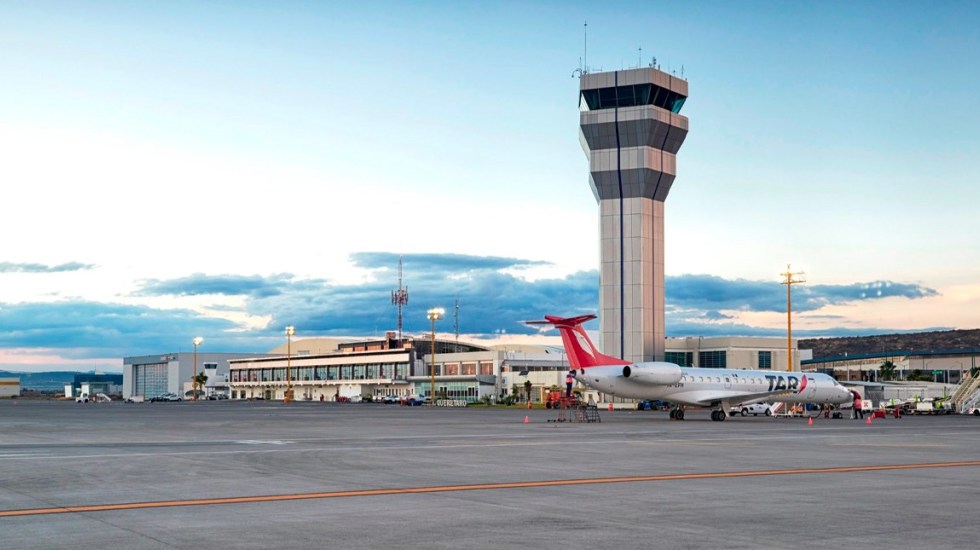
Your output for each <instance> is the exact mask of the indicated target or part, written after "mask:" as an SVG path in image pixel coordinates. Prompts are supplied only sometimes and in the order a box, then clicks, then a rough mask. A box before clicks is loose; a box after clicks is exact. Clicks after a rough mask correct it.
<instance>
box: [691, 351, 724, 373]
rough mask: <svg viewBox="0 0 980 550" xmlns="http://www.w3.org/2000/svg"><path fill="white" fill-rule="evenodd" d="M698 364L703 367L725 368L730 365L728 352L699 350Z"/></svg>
mask: <svg viewBox="0 0 980 550" xmlns="http://www.w3.org/2000/svg"><path fill="white" fill-rule="evenodd" d="M698 366H699V367H701V368H703V369H724V368H727V366H728V353H726V352H725V351H724V350H721V351H701V352H698Z"/></svg>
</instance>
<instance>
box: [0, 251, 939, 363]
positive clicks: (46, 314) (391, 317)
mask: <svg viewBox="0 0 980 550" xmlns="http://www.w3.org/2000/svg"><path fill="white" fill-rule="evenodd" d="M352 261H353V262H354V263H355V264H356V265H357V266H359V267H361V268H365V269H372V270H375V271H374V273H373V276H372V277H371V278H369V279H368V281H367V282H363V283H357V284H336V283H331V282H329V281H326V280H323V279H300V278H297V277H296V276H294V275H292V274H288V273H280V274H274V275H270V276H260V275H248V276H245V275H205V274H201V273H197V274H193V275H189V276H187V277H181V278H176V279H169V280H147V281H143V286H142V287H141V288H140V289H139V291H137V293H136V296H144V297H145V296H150V297H153V298H154V299H155V300H154V303H159V300H158V298H166V297H168V296H175V297H185V299H186V297H199V298H200V299H201V300H203V301H204V302H205V303H206V302H207V297H208V296H212V297H229V296H231V297H240V298H241V300H240V301H237V302H234V303H233V304H229V303H228V302H227V300H224V301H222V300H215V301H216V303H215V304H213V305H205V306H203V308H204V309H202V311H203V310H206V311H209V312H211V313H212V314H214V313H219V314H220V315H222V317H225V319H219V318H214V317H209V316H207V315H205V314H202V313H198V312H196V311H191V310H189V309H159V308H155V307H149V306H139V305H120V304H111V303H97V302H90V301H79V300H75V301H59V302H52V303H25V304H0V326H4V327H10V328H9V329H8V330H5V331H3V332H2V333H0V347H7V348H38V349H42V348H44V349H59V350H64V353H63V355H64V356H65V357H73V356H74V357H107V356H110V357H111V356H114V355H115V356H119V357H122V356H132V355H147V354H156V353H169V352H173V351H180V350H186V349H189V348H190V347H191V344H190V342H191V339H192V338H193V337H194V336H198V335H200V336H204V337H205V341H206V346H207V349H209V350H213V351H224V352H244V353H263V352H266V351H268V350H269V349H271V348H273V347H275V346H277V345H279V344H280V343H281V342H282V338H283V336H282V328H283V327H284V326H286V325H294V326H296V328H297V335H298V336H300V337H303V336H380V335H382V334H383V333H384V332H385V331H387V330H395V329H396V327H397V317H398V313H397V308H396V306H395V305H393V304H392V303H391V291H392V290H395V289H396V288H397V286H398V277H397V273H396V272H395V269H393V268H392V265H394V266H397V261H398V255H397V254H393V253H360V254H356V255H355V256H354V257H353V258H352ZM66 265H67V264H66ZM534 265H542V263H541V262H534V261H527V260H522V259H519V258H502V257H479V256H467V255H460V254H446V255H440V254H406V255H405V256H404V283H405V285H406V286H408V287H409V289H410V292H409V301H408V304H407V305H406V306H405V308H404V310H403V312H402V313H403V321H404V327H403V332H404V333H406V334H408V335H424V334H428V332H429V330H430V324H429V321H428V320H427V319H426V310H427V309H429V308H430V307H433V306H441V307H443V308H445V309H446V318H445V319H444V320H442V321H440V322H439V323H438V324H437V327H436V328H437V330H438V331H439V332H440V333H443V334H446V333H452V332H453V331H454V321H455V319H454V314H455V313H456V309H455V304H456V300H457V299H458V301H459V310H458V314H459V317H458V320H459V332H460V334H462V335H464V337H466V338H480V337H492V336H494V335H498V334H500V333H508V334H513V333H519V334H533V333H535V332H536V331H535V330H534V329H532V328H529V327H526V326H525V325H523V324H521V321H523V320H528V319H539V318H541V317H542V316H543V315H544V314H554V315H567V316H571V315H579V314H584V313H597V312H598V309H599V295H598V293H599V275H598V272H596V271H581V272H577V273H572V274H569V275H566V276H564V277H559V278H551V279H537V280H526V279H524V278H521V277H520V276H519V270H520V269H521V268H523V267H526V266H534ZM935 295H937V292H936V291H935V290H933V289H930V288H927V287H923V286H920V285H916V284H905V283H896V282H887V281H880V282H874V283H854V284H848V285H818V284H808V285H800V286H798V287H796V288H795V289H794V296H795V299H794V310H796V311H803V312H806V311H809V312H815V313H814V314H813V316H814V318H816V317H825V319H824V320H827V321H829V322H830V323H834V324H836V323H835V321H836V319H834V318H833V317H832V316H824V315H823V314H821V313H820V311H819V310H820V309H821V308H822V307H824V306H827V305H838V304H846V303H854V302H861V301H873V300H881V299H885V298H890V297H904V298H907V299H917V298H923V297H928V296H935ZM785 297H786V293H785V288H784V287H782V286H780V285H779V284H778V282H776V281H750V280H744V279H735V280H729V279H723V278H721V277H716V276H712V275H680V276H670V277H667V278H666V301H667V311H666V317H667V326H666V329H667V335H668V336H687V335H699V336H714V335H749V336H752V335H758V336H781V335H783V334H784V332H783V329H782V327H776V328H767V327H760V326H752V325H750V324H746V323H745V321H744V320H742V318H741V316H740V315H739V313H740V312H783V311H785V306H786V302H785ZM181 303H186V300H184V301H182V302H181ZM246 317H247V318H250V319H252V320H253V321H254V320H255V319H270V321H269V323H268V324H267V325H266V326H264V327H261V328H255V327H254V326H252V327H251V328H245V327H243V326H242V325H239V324H236V323H235V322H234V321H231V320H228V319H236V318H246ZM596 327H597V323H596V322H592V323H591V326H590V327H589V328H590V329H595V328H596ZM796 332H797V334H798V335H799V336H808V337H813V336H840V335H866V334H871V333H875V332H878V331H875V330H871V329H840V328H833V327H832V326H831V327H828V328H827V329H821V330H799V331H796ZM880 332H898V331H893V330H888V329H880Z"/></svg>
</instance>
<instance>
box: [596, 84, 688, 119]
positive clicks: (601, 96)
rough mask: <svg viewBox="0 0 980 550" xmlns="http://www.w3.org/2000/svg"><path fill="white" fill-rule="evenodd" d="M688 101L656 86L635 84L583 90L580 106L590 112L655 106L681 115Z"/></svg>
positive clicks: (677, 94)
mask: <svg viewBox="0 0 980 550" xmlns="http://www.w3.org/2000/svg"><path fill="white" fill-rule="evenodd" d="M686 100H687V98H686V97H684V96H682V95H681V94H679V93H677V92H672V91H670V90H668V89H666V88H661V87H660V86H656V85H654V84H634V85H632V86H614V87H611V88H598V89H595V90H582V100H581V102H580V105H581V107H582V108H583V109H585V110H588V111H595V110H597V109H612V108H614V107H635V106H637V105H654V106H657V107H660V108H661V109H667V110H668V111H670V112H672V113H679V112H681V107H683V106H684V101H686Z"/></svg>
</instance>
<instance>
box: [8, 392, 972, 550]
mask: <svg viewBox="0 0 980 550" xmlns="http://www.w3.org/2000/svg"><path fill="white" fill-rule="evenodd" d="M525 417H527V421H528V422H527V423H525V422H524V420H525ZM555 417H556V415H555V413H554V412H552V411H549V410H543V409H536V410H531V411H528V410H526V409H518V408H510V409H488V408H483V407H469V408H463V409H448V408H431V407H402V406H398V405H382V404H323V403H290V404H283V403H277V402H263V401H254V402H241V401H216V402H213V401H201V402H196V403H193V402H182V403H142V404H126V403H121V402H112V403H104V404H76V403H72V402H63V401H25V400H2V401H0V547H2V548H5V549H15V548H83V547H89V548H210V547H226V548H295V547H301V546H310V547H317V548H452V549H466V548H549V549H550V548H555V547H567V548H623V547H629V548H752V549H757V548H852V547H854V546H855V545H856V544H860V545H861V547H862V548H874V549H876V550H880V549H900V548H929V549H936V548H957V549H962V548H975V547H976V546H977V540H978V533H980V531H978V527H977V525H976V520H975V515H976V511H977V504H978V501H980V498H978V497H980V490H978V487H980V437H978V435H980V418H978V417H974V416H966V415H953V416H937V417H929V416H926V417H906V418H902V419H894V418H885V419H874V420H873V421H872V423H871V424H870V425H868V424H866V423H865V421H863V420H850V419H824V418H823V417H820V418H815V419H814V422H813V424H812V425H808V424H807V421H806V419H802V418H767V417H745V418H741V417H735V418H731V419H729V420H726V421H724V422H712V421H711V420H710V419H709V417H708V411H689V412H688V413H687V415H686V419H685V420H683V421H671V420H668V418H667V413H666V412H663V411H615V412H607V411H601V422H599V423H576V422H572V423H569V422H562V423H558V422H549V421H548V420H549V419H554V418H555Z"/></svg>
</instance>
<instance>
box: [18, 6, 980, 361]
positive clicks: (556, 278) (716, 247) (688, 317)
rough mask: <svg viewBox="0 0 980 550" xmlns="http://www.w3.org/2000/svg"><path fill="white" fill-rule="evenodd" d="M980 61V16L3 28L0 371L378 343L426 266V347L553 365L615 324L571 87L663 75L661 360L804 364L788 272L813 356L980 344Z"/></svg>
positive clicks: (738, 9) (697, 15)
mask: <svg viewBox="0 0 980 550" xmlns="http://www.w3.org/2000/svg"><path fill="white" fill-rule="evenodd" d="M586 23H587V25H586ZM586 31H587V32H586ZM978 52H980V6H978V5H976V3H974V2H954V1H950V2H941V3H932V4H930V3H922V2H911V1H910V2H905V1H892V2H884V1H867V2H843V1H841V2H838V1H827V2H781V1H780V2H777V1H761V2H753V1H740V2H713V1H698V2H659V1H652V0H647V1H640V2H631V1H623V2H617V3H615V5H612V4H602V5H599V4H596V3H595V2H574V1H555V2H517V1H513V2H492V1H481V2H466V1H464V2H448V1H446V2H427V1H414V2H376V1H363V2H356V3H351V2H289V1H280V2H248V1H234V2H232V1H228V2H221V1H209V2H183V1H172V2H153V3H151V2H109V1H106V2H87V1H78V0H76V1H70V2H68V1H66V2H59V1H55V0H51V1H45V2H27V1H24V2H21V1H17V0H5V1H4V2H0V184H2V189H3V193H2V201H0V205H2V210H0V212H2V215H0V232H2V235H3V238H2V240H0V370H12V371H43V370H83V371H84V370H92V369H99V370H105V371H114V370H119V369H121V365H122V357H126V356H133V355H147V354H156V353H171V352H175V351H187V350H190V349H191V348H192V347H193V346H192V344H191V342H192V340H193V338H194V337H195V336H202V337H204V339H205V341H204V344H202V348H201V350H202V351H203V350H205V349H206V350H208V351H212V352H257V353H258V352H265V351H267V350H269V349H271V348H274V347H276V346H278V345H281V344H282V343H283V341H284V338H285V337H284V334H283V327H285V326H286V325H293V326H295V327H296V337H297V338H299V337H313V336H377V335H381V334H383V333H384V332H385V331H386V330H394V329H395V328H396V325H397V321H396V318H397V310H396V309H395V307H394V306H393V305H392V304H391V299H390V293H391V291H392V290H393V289H395V288H397V287H398V262H399V258H401V259H402V261H403V282H404V285H405V286H406V287H407V288H408V292H409V303H408V305H407V307H406V308H405V310H404V332H405V333H406V334H410V335H412V334H416V335H420V334H425V333H427V332H428V330H429V328H430V327H429V323H428V321H427V320H426V317H425V312H426V310H427V309H428V308H430V307H433V306H442V307H444V308H446V309H447V312H448V315H447V319H445V320H443V321H441V322H440V323H439V325H438V326H437V330H438V332H439V333H440V335H442V336H449V335H452V334H453V333H454V332H455V330H456V329H457V327H458V332H459V334H460V338H461V339H466V340H470V341H476V342H481V343H507V342H517V341H522V342H523V341H540V340H541V339H542V338H545V339H546V340H547V341H551V342H554V341H556V340H554V339H553V338H554V337H553V336H547V337H542V336H541V335H538V334H535V333H534V331H533V330H530V329H528V328H527V327H525V326H524V325H522V324H521V323H520V321H521V320H525V319H536V318H541V316H542V315H544V314H557V315H566V314H567V315H573V314H580V313H591V312H596V310H597V308H598V270H597V267H598V261H599V245H598V209H597V205H596V201H595V198H594V197H593V195H592V192H591V190H590V188H589V183H588V162H587V159H586V157H585V155H584V153H583V151H582V148H581V146H580V144H579V140H578V101H577V94H578V79H577V72H576V70H577V69H582V68H585V69H586V70H591V71H593V72H596V71H602V70H616V69H628V68H633V67H637V66H641V65H642V66H647V65H649V64H650V63H652V62H653V60H654V58H655V60H656V63H657V64H658V65H659V66H660V67H661V69H662V70H665V71H668V72H672V73H675V74H677V75H678V76H683V77H684V78H685V79H687V80H688V81H689V85H690V97H689V99H688V100H687V102H686V103H685V105H684V109H683V111H682V113H681V114H683V115H685V116H687V117H688V118H689V120H690V133H689V135H688V137H687V140H686V141H685V143H684V146H683V147H682V149H681V151H680V153H679V155H678V177H677V180H676V182H675V184H674V186H673V187H672V189H671V193H670V196H669V197H668V199H667V201H666V209H665V210H666V212H665V218H666V223H665V225H666V229H665V231H666V242H665V245H666V301H667V314H666V315H667V320H666V322H667V326H666V332H667V335H668V336H715V335H767V336H784V335H785V330H786V300H785V298H786V287H785V286H784V285H781V284H780V279H781V278H780V273H782V272H784V271H786V268H787V265H790V266H791V271H793V272H803V273H805V276H806V283H804V284H800V285H795V286H794V288H793V293H794V303H793V310H794V320H793V329H794V331H793V334H794V336H800V337H814V336H833V335H865V334H877V333H889V332H914V331H924V330H937V329H954V328H978V327H980V246H977V245H978V244H980V243H978V240H980V238H978V236H977V235H978V234H980V221H978V216H977V213H976V212H977V211H976V205H977V204H978V203H980V185H977V181H976V180H977V175H978V174H980V106H978V104H977V101H976V97H977V95H976V90H978V89H980V53H978ZM457 300H458V303H459V309H458V315H454V313H456V312H457V310H456V309H455V307H454V306H455V304H456V302H457ZM592 328H595V327H592Z"/></svg>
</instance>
